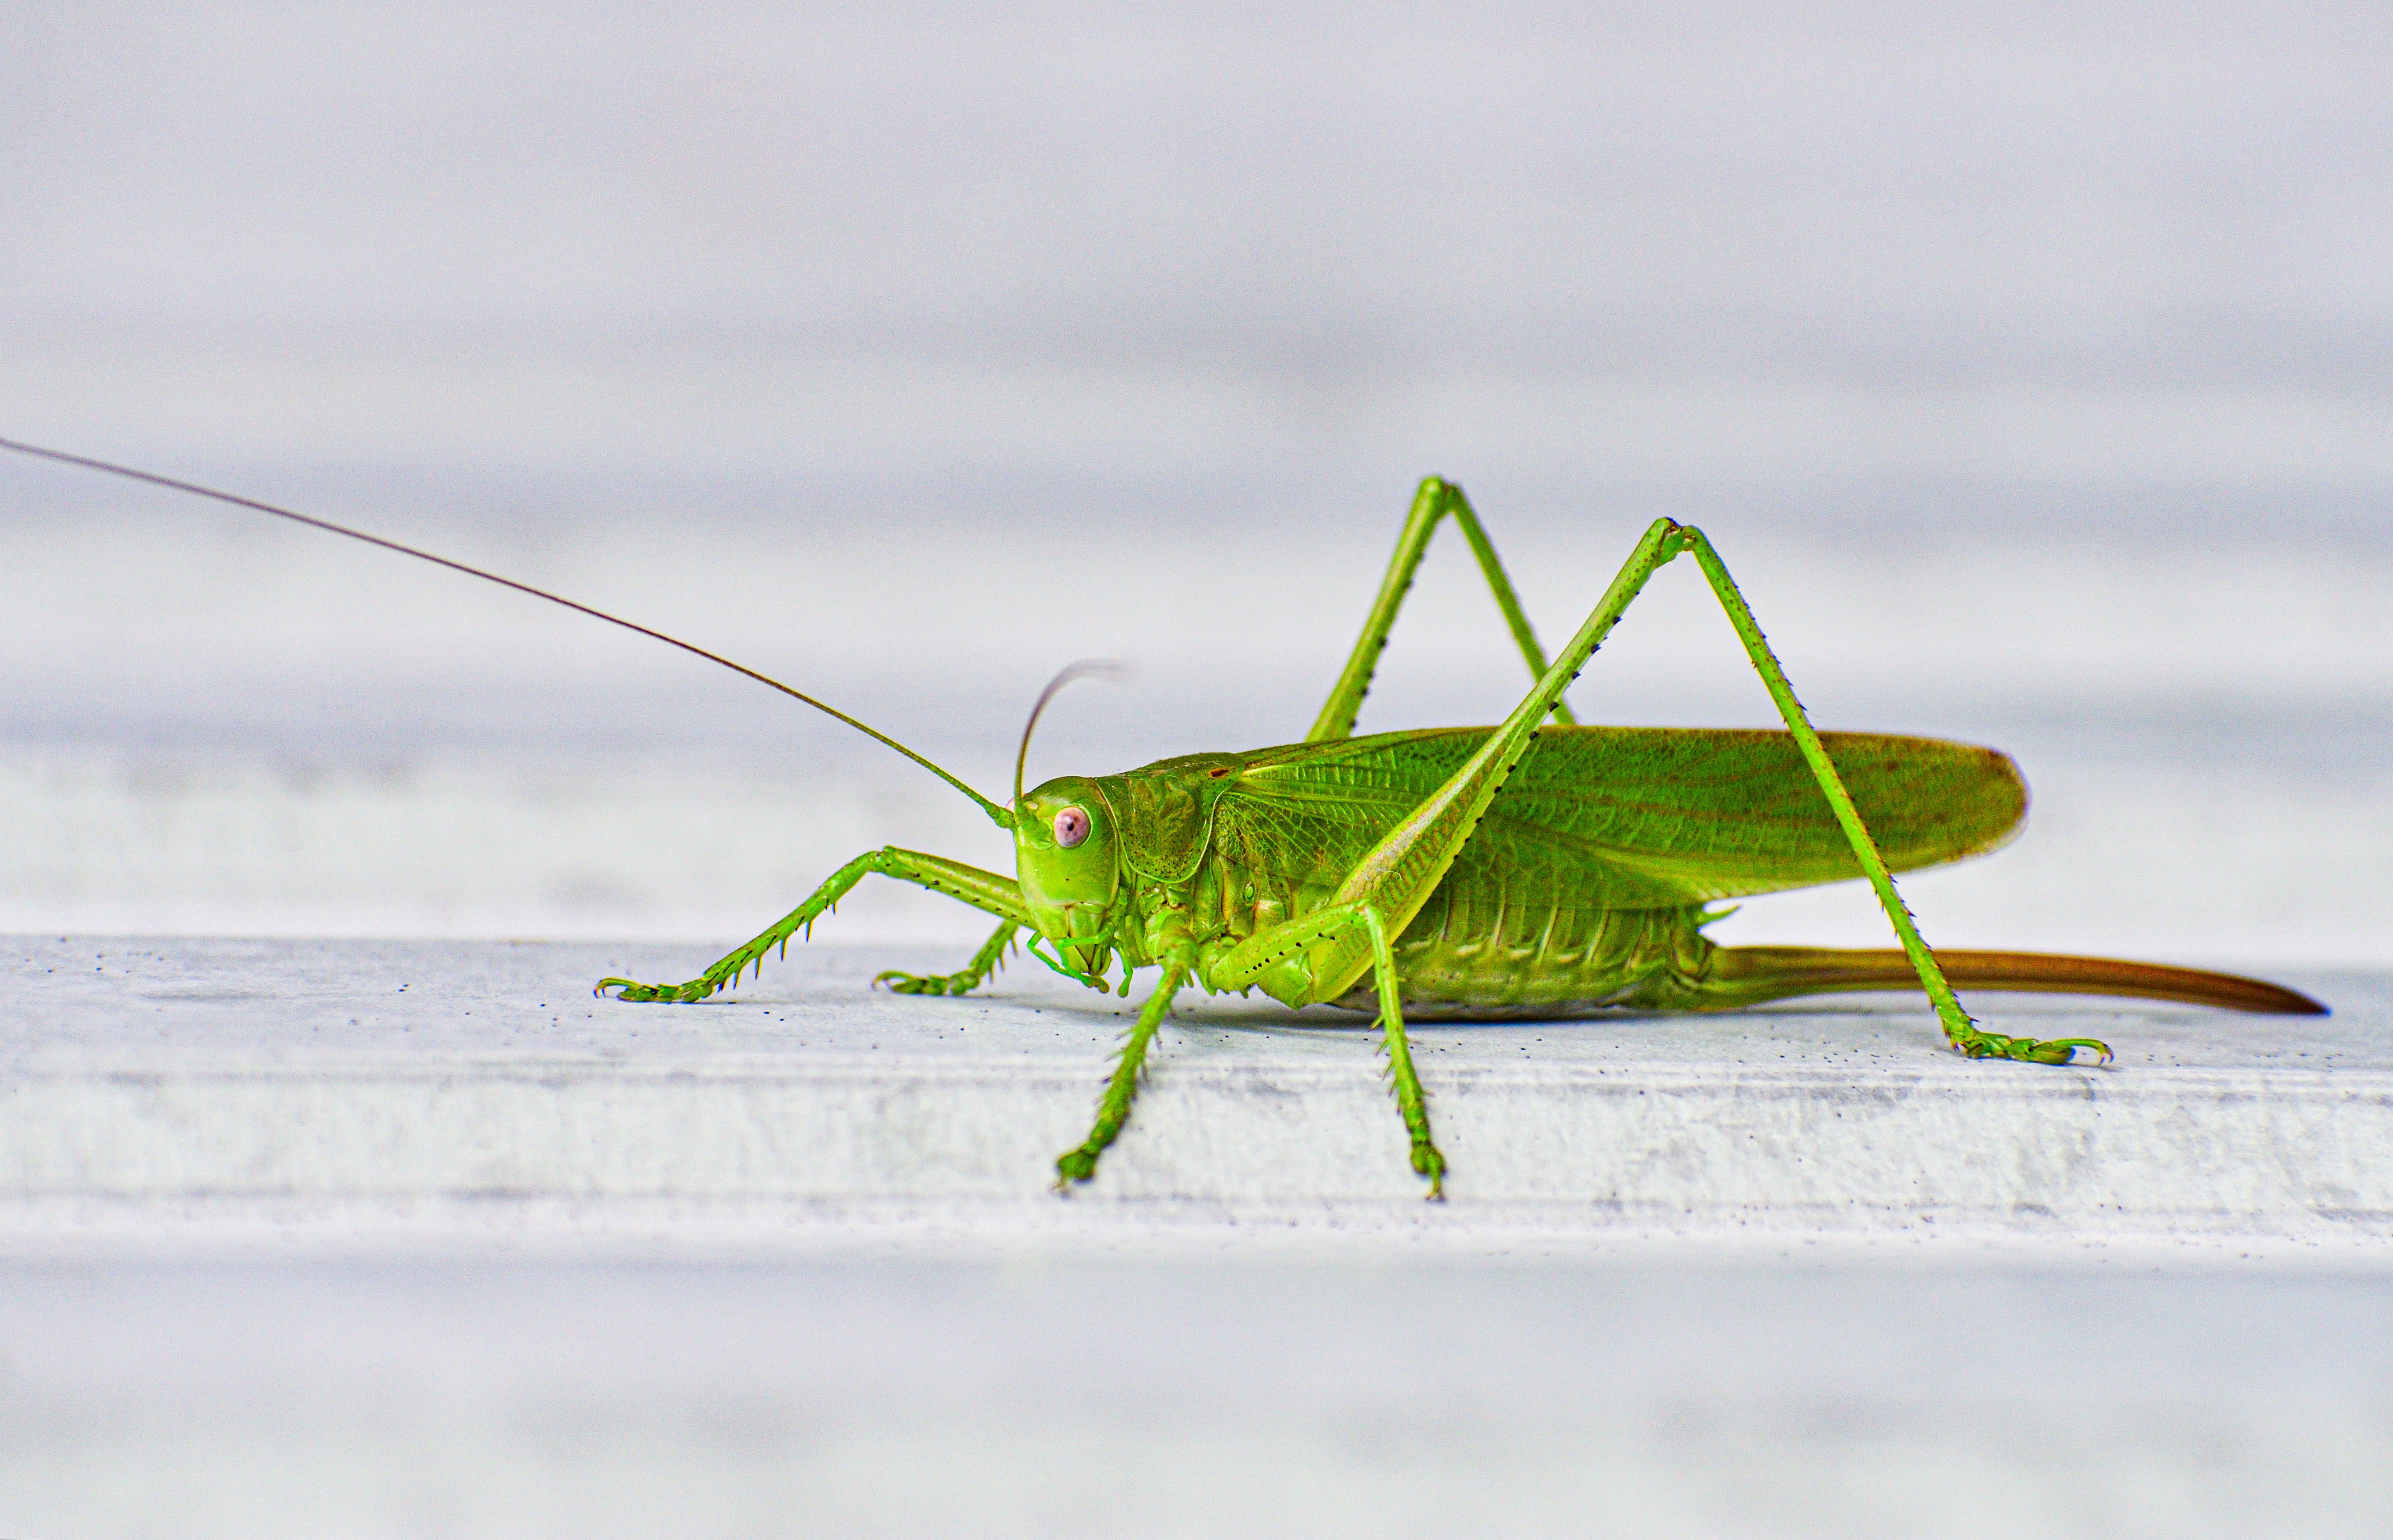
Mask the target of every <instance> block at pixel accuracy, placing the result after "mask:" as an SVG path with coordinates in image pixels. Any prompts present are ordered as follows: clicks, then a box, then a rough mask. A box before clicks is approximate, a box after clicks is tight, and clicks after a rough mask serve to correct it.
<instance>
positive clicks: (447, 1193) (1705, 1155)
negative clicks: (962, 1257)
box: [0, 939, 2393, 1249]
mask: <svg viewBox="0 0 2393 1540" xmlns="http://www.w3.org/2000/svg"><path fill="white" fill-rule="evenodd" d="M8 959H9V969H10V972H11V974H12V975H13V976H14V978H15V979H16V981H17V986H18V988H19V990H20V995H19V1003H18V1004H17V1006H16V1007H15V1008H14V1011H13V1015H12V1021H11V1024H10V1029H9V1031H8V1034H7V1069H8V1081H7V1093H8V1116H7V1120H6V1124H5V1129H0V1162H5V1164H0V1171H5V1181H6V1186H5V1189H0V1190H4V1191H5V1192H6V1194H7V1201H8V1202H9V1204H10V1206H11V1207H12V1209H13V1210H14V1212H13V1215H12V1218H13V1219H14V1220H15V1224H14V1226H13V1230H14V1233H15V1234H17V1235H18V1236H19V1237H20V1241H22V1240H23V1239H25V1238H27V1237H30V1236H32V1235H34V1234H36V1233H40V1234H47V1235H50V1236H52V1237H54V1238H55V1239H56V1240H57V1241H58V1242H59V1244H62V1245H63V1244H71V1243H72V1242H73V1241H74V1240H75V1239H76V1238H78V1237H83V1238H87V1239H91V1240H95V1241H97V1240H98V1239H101V1238H104V1237H110V1236H116V1237H122V1238H125V1239H127V1240H133V1239H141V1238H152V1239H154V1238H156V1237H158V1236H160V1235H163V1234H165V1233H170V1232H174V1231H181V1232H183V1233H188V1234H189V1235H190V1236H191V1237H192V1238H194V1239H199V1238H205V1237H208V1236H211V1235H220V1234H223V1233H228V1232H225V1231H224V1230H223V1229H222V1228H221V1227H223V1226H227V1225H229V1226H232V1227H234V1229H235V1230H238V1231H242V1232H244V1233H253V1234H257V1235H269V1234H272V1235H287V1236H290V1237H294V1238H307V1237H316V1238H319V1239H321V1240H324V1241H326V1242H332V1243H341V1244H347V1242H349V1241H352V1240H355V1239H358V1238H360V1237H361V1236H364V1235H370V1234H371V1235H383V1236H386V1237H389V1238H392V1239H394V1240H395V1239H398V1238H399V1237H403V1236H406V1235H409V1234H415V1235H419V1236H424V1237H438V1236H442V1235H445V1234H448V1233H451V1232H454V1233H457V1234H459V1235H461V1236H464V1235H470V1236H475V1237H478V1238H480V1239H483V1240H490V1241H496V1242H498V1243H500V1244H523V1245H532V1246H543V1245H571V1244H575V1243H577V1242H578V1241H582V1240H588V1239H593V1238H605V1239H612V1240H622V1239H626V1238H629V1237H631V1236H634V1235H639V1234H656V1235H660V1236H664V1237H676V1236H677V1237H678V1238H679V1240H680V1241H681V1242H682V1243H688V1242H691V1241H694V1240H696V1239H698V1238H699V1237H706V1238H708V1239H709V1240H711V1241H713V1242H714V1243H718V1244H731V1245H735V1246H759V1245H761V1246H767V1247H771V1246H777V1245H795V1246H810V1245H820V1244H831V1245H834V1246H845V1245H848V1244H851V1243H852V1242H853V1241H854V1240H855V1238H856V1237H857V1227H859V1226H863V1227H868V1228H872V1229H878V1230H880V1231H882V1232H883V1233H885V1235H886V1236H887V1237H888V1238H890V1239H891V1240H892V1241H893V1242H897V1243H901V1244H902V1243H905V1242H907V1241H908V1240H909V1238H911V1239H917V1240H919V1239H928V1238H935V1237H939V1236H948V1237H951V1238H968V1237H975V1236H977V1237H984V1238H996V1239H1000V1240H1002V1239H1005V1238H1009V1237H1011V1238H1015V1239H1019V1238H1025V1237H1040V1236H1044V1237H1053V1238H1058V1239H1066V1240H1068V1241H1073V1242H1088V1241H1091V1240H1101V1241H1104V1242H1107V1243H1113V1242H1136V1241H1138V1240H1140V1239H1141V1238H1145V1239H1157V1238H1168V1239H1170V1240H1171V1241H1172V1242H1173V1243H1174V1244H1179V1243H1183V1242H1185V1243H1194V1244H1197V1245H1200V1246H1235V1245H1236V1244H1237V1243H1238V1238H1239V1237H1240V1236H1241V1235H1242V1234H1243V1233H1245V1232H1246V1231H1247V1230H1248V1229H1249V1228H1250V1227H1253V1226H1256V1225H1264V1226H1267V1227H1271V1228H1274V1229H1290V1228H1292V1229H1293V1230H1294V1231H1296V1232H1298V1233H1304V1234H1318V1235H1327V1236H1330V1237H1341V1236H1353V1235H1354V1234H1356V1233H1363V1234H1374V1235H1382V1236H1385V1237H1388V1238H1390V1239H1398V1240H1404V1241H1408V1242H1409V1241H1419V1242H1422V1243H1427V1244H1432V1245H1459V1246H1463V1247H1465V1248H1467V1249H1480V1248H1484V1247H1486V1246H1489V1245H1491V1244H1493V1243H1494V1242H1495V1241H1497V1239H1500V1238H1511V1239H1520V1240H1542V1241H1545V1242H1548V1243H1551V1244H1558V1245H1563V1246H1571V1245H1583V1244H1586V1243H1589V1242H1591V1241H1599V1240H1602V1239H1603V1238H1606V1237H1615V1236H1620V1235H1636V1234H1645V1233H1664V1234H1672V1235H1681V1236H1715V1237H1717V1236H1722V1235H1733V1234H1736V1233H1761V1234H1765V1235H1779V1234H1786V1233H1799V1234H1813V1235H1816V1234H1820V1233H1854V1234H1875V1235H1898V1236H1900V1235H1915V1236H1916V1235H1941V1236H1953V1235H1955V1234H1961V1235H1981V1236H1990V1237H2014V1238H2017V1237H2035V1236H2044V1237H2049V1238H2055V1239H2060V1240H2062V1241H2066V1242H2076V1241H2083V1240H2087V1239H2102V1240H2137V1239H2153V1238H2169V1237H2175V1238H2177V1239H2184V1238H2187V1237H2195V1236H2200V1237H2213V1238H2216V1239H2217V1240H2219V1241H2220V1242H2222V1243H2224V1242H2228V1241H2232V1240H2251V1241H2256V1242H2262V1243H2289V1244H2303V1243H2323V1244H2331V1245H2346V1244H2351V1243H2354V1242H2360V1243H2363V1244H2366V1243H2373V1242H2374V1241H2376V1240H2379V1239H2381V1238H2382V1237H2385V1236H2386V1235H2388V1234H2393V1035H2388V1033H2387V1031H2386V1014H2387V1009H2386V988H2385V982H2384V980H2383V979H2382V977H2381V976H2372V975H2360V974H2353V975H2331V976H2325V977H2322V978H2321V979H2318V980H2314V981H2313V980H2307V979H2303V978H2301V977H2300V976H2299V975H2295V981H2296V982H2303V983H2310V984H2312V985H2313V986H2314V987H2316V988H2318V989H2320V990H2321V993H2323V994H2325V995H2326V996H2327V997H2328V998H2329V999H2330V1000H2332V1001H2334V1003H2335V1004H2336V1005H2337V1006H2338V1007H2339V1009H2338V1011H2337V1013H2336V1014H2334V1015H2333V1016H2329V1017H2325V1018H2291V1017H2285V1018H2259V1017H2247V1016H2239V1015H2230V1014H2227V1013H2223V1012H2209V1011H2192V1010H2186V1009H2180V1008H2172V1007H2158V1006H2153V1007H2147V1006H2142V1005H2138V1004H2135V1003H2132V1002H2120V1003H2118V1004H2115V1005H2113V1004H2108V1003H2101V1002H2098V1003H2096V1004H2095V1005H2093V1006H2092V1007H2090V1008H2089V1007H2088V1006H2087V1005H2086V1002H2070V1001H2059V1000H2052V999H2038V998H2024V999H2022V998H2010V999H2004V998H1998V997H1990V998H1986V999H1982V1000H1980V1001H1978V1002H1977V1004H1978V1007H1979V1009H1980V1011H1981V1013H1982V1014H1983V1015H1984V1018H1985V1020H1986V1021H1987V1022H1988V1023H1989V1024H1991V1025H1992V1026H1994V1028H1995V1029H1997V1030H2003V1031H2007V1032H2012V1033H2015V1034H2024V1035H2031V1036H2039V1037H2047V1038H2049V1037H2077V1036H2099V1037H2102V1038H2107V1039H2109V1040H2110V1041H2111V1042H2112V1046H2113V1047H2114V1048H2115V1049H2116V1050H2117V1051H2118V1053H2119V1059H2118V1062H2117V1064H2115V1065H2113V1066H2112V1067H2109V1068H2094V1067H2086V1066H2072V1067H2065V1068H2047V1067H2040V1066H2020V1065H2005V1064H1969V1063H1967V1062H1964V1061H1961V1060H1958V1059H1956V1058H1954V1057H1952V1056H1950V1055H1949V1054H1947V1053H1944V1052H1942V1051H1940V1050H1939V1049H1938V1047H1937V1042H1936V1038H1935V1036H1934V1031H1933V1027H1932V1024H1931V1019H1930V1017H1929V1013H1928V1011H1926V1009H1925V1006H1924V1004H1919V1005H1915V1004H1913V1003H1911V1002H1909V1001H1907V1000H1904V999H1903V998H1899V997H1881V998H1876V999H1846V1000H1831V1001H1826V1002H1819V1003H1815V1004H1813V1005H1811V1006H1809V1007H1805V1006H1800V1005H1785V1006H1780V1007H1775V1008H1772V1009H1770V1010H1767V1011H1754V1012H1749V1013H1746V1014H1744V1015H1733V1016H1715V1017H1704V1018H1675V1019H1673V1018H1646V1019H1623V1020H1608V1021H1597V1022H1580V1023H1571V1024H1516V1025H1452V1024H1448V1025H1436V1024H1423V1025H1421V1026H1420V1027H1419V1028H1418V1029H1417V1030H1416V1034H1415V1042H1416V1046H1417V1051H1418V1054H1419V1061H1420V1064H1421V1066H1422V1074H1423V1077H1424V1079H1425V1081H1426V1083H1427V1084H1428V1086H1429V1088H1430V1090H1431V1092H1432V1116H1433V1118H1434V1119H1435V1126H1436V1129H1437V1134H1438V1138H1439V1140H1440V1142H1441V1144H1442V1146H1443V1147H1444V1148H1445V1151H1446V1153H1447V1155H1449V1157H1450V1158H1451V1159H1452V1160H1453V1162H1454V1164H1455V1172H1454V1176H1453V1179H1452V1182H1451V1187H1450V1191H1451V1193H1452V1194H1453V1197H1454V1199H1455V1201H1454V1202H1453V1203H1451V1204H1449V1205H1446V1206H1445V1207H1429V1206H1424V1205H1422V1204H1420V1203H1419V1202H1418V1201H1417V1199H1418V1194H1419V1183H1418V1182H1417V1181H1416V1179H1414V1178H1413V1177H1412V1176H1411V1175H1410V1173H1409V1171H1408V1170H1407V1169H1406V1165H1405V1160H1404V1139H1403V1132H1402V1128H1401V1125H1400V1124H1399V1122H1398V1120H1397V1118H1396V1116H1395V1114H1394V1111H1393V1105H1392V1103H1390V1101H1389V1099H1388V1097H1387V1095H1386V1093H1385V1091H1384V1090H1383V1089H1382V1087H1381V1085H1380V1080H1379V1067H1380V1066H1379V1063H1378V1061H1377V1060H1376V1059H1375V1057H1374V1052H1373V1047H1372V1039H1371V1036H1370V1034H1369V1032H1368V1031H1367V1029H1366V1028H1365V1027H1364V1026H1363V1025H1362V1024H1361V1023H1362V1021H1363V1018H1360V1017H1356V1016H1354V1015H1352V1014H1349V1013H1342V1012H1335V1011H1311V1012H1307V1013H1305V1015H1304V1016H1302V1017H1301V1018H1300V1017H1297V1016H1294V1015H1292V1014H1290V1013H1288V1012H1287V1011H1282V1010H1280V1009H1279V1008H1278V1007H1276V1006H1274V1005H1272V1004H1270V1003H1269V1002H1249V1001H1241V1000H1236V999H1230V998H1225V999H1221V1000H1213V1001H1205V1000H1203V999H1202V998H1201V997H1199V998H1197V1000H1195V1001H1192V1002H1191V1004H1190V1007H1189V1009H1188V1010H1186V1011H1183V1013H1181V1014H1179V1015H1177V1016H1175V1018H1174V1019H1173V1021H1172V1022H1171V1023H1170V1024H1169V1025H1168V1026H1167V1027H1166V1029H1165V1030H1164V1032H1163V1034H1162V1036H1161V1038H1160V1040H1159V1042H1158V1045H1157V1051H1156V1052H1155V1054H1154V1056H1153V1057H1152V1059H1151V1061H1150V1067H1151V1080H1150V1083H1149V1084H1148V1086H1147V1087H1146V1088H1145V1090H1144V1092H1143V1094H1142V1096H1141V1098H1140V1101H1139V1103H1138V1105H1137V1109H1136V1113H1135V1115H1134V1117H1133V1120H1132V1123H1131V1128H1130V1129H1129V1130H1128V1131H1127V1132H1126V1134H1125V1135H1124V1136H1123V1138H1122V1140H1121V1142H1119V1143H1118V1144H1117V1146H1116V1147H1115V1148H1114V1150H1113V1151H1111V1152H1110V1153H1109V1154H1108V1155H1107V1157H1106V1159H1105V1165H1104V1168H1103V1170H1102V1173H1101V1176H1100V1178H1099V1180H1098V1181H1097V1182H1095V1183H1094V1184H1093V1185H1092V1187H1090V1188H1088V1189H1085V1190H1082V1191H1081V1192H1079V1193H1078V1194H1075V1195H1074V1196H1073V1197H1072V1198H1070V1199H1068V1200H1066V1199H1059V1198H1055V1197H1053V1196H1050V1195H1049V1194H1047V1193H1046V1192H1045V1185H1046V1182H1047V1181H1049V1180H1050V1179H1051V1175H1052V1164H1051V1163H1052V1161H1053V1157H1054V1156H1055V1155H1057V1154H1058V1153H1060V1152H1061V1151H1062V1150H1064V1149H1066V1148H1067V1147H1069V1146H1071V1145H1072V1144H1075V1143H1077V1142H1079V1139H1080V1138H1081V1136H1082V1135H1083V1134H1084V1133H1085V1131H1086V1128H1087V1122H1088V1116H1089V1108H1090V1107H1091V1105H1092V1102H1093V1099H1094V1097H1095V1094H1096V1091H1097V1090H1098V1088H1099V1087H1100V1085H1101V1084H1102V1082H1103V1078H1104V1076H1105V1072H1106V1069H1107V1064H1106V1060H1107V1055H1108V1053H1109V1052H1110V1050H1111V1048H1112V1045H1113V1043H1114V1042H1115V1040H1116V1039H1117V1038H1118V1035H1119V1034H1120V1032H1121V1031H1122V1030H1123V1029H1124V1027H1125V1026H1126V1025H1127V1024H1128V1021H1129V1017H1130V1015H1131V1012H1132V1011H1133V1010H1134V1009H1135V1005H1136V1000H1135V999H1133V1000H1130V1001H1124V1000H1121V999H1118V998H1114V997H1111V996H1097V995H1094V994H1092V993H1090V992H1087V991H1084V990H1080V989H1078V988H1077V987H1075V986H1072V985H1066V984H1063V983H1061V982H1060V981H1054V980H1052V979H1049V978H1047V977H1046V976H1045V975H1043V974H1041V973H1040V972H1038V971H1037V970H1036V968H1035V965H1030V964H1028V963H1027V959H1016V960H1015V962H1014V963H1013V966H1012V967H1011V968H1010V969H1009V970H1008V971H1007V972H1005V973H1003V974H1000V978H999V981H998V983H997V985H996V986H995V987H994V989H992V990H989V991H988V992H987V993H986V994H984V995H982V996H977V997H972V998H961V999H927V1000H926V999H916V998H901V997H893V996H890V995H888V994H886V993H879V992H873V991H870V990H869V989H868V988H867V987H866V986H865V984H866V980H867V979H868V978H869V977H870V974H871V972H874V971H875V970H876V969H877V968H879V967H882V966H885V965H888V964H889V963H891V962H893V961H895V962H902V963H905V964H907V965H909V966H914V967H918V968H920V967H930V966H937V965H940V964H946V965H949V966H952V965H953V963H954V962H955V961H957V960H959V959H956V958H954V957H952V956H948V955H944V954H939V953H928V952H922V951H906V952H901V953H892V952H890V951H888V950H886V949H870V948H855V947H832V946H821V947H807V946H799V947H796V948H793V950H792V953H791V959H790V960H789V961H788V962H786V963H779V962H777V963H774V964H772V965H770V966H769V967H768V970H767V972H766V974H765V979H764V980H763V982H762V983H761V984H759V983H752V984H751V985H749V986H748V987H746V988H744V989H743V990H741V991H740V992H739V995H738V996H737V997H736V998H733V999H730V1000H724V1001H718V1002H713V1003H709V1004H705V1005H700V1006H687V1007H657V1006H631V1005H625V1004H622V1003H621V1002H615V1001H601V1000H595V999H593V998H591V996H590V992H589V988H590V985H591V983H592V982H593V981H594V980H595V979H596V978H598V977H599V976H600V975H602V974H606V973H629V974H630V975H632V976H634V977H644V978H679V977H684V976H688V975H691V974H694V973H695V972H698V970H699V968H700V966H701V965H702V964H703V963H704V961H706V960H707V958H706V954H704V953H702V952H700V951H697V950H694V949H690V948H680V947H655V946H650V947H611V948H610V947H604V946H566V945H507V944H439V943H417V944H406V943H378V944H377V943H340V942H177V941H156V942H147V943H144V942H126V941H115V942H109V941H92V942H77V941H73V940H41V939H31V940H25V941H22V942H20V943H19V944H18V945H17V946H16V947H15V948H14V949H13V950H12V951H11V952H10V953H9V954H8ZM1325 1026H1327V1027H1329V1028H1330V1029H1329V1030H1323V1029H1322V1028H1324V1027H1325Z"/></svg>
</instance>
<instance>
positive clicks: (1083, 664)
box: [1013, 658, 1130, 807]
mask: <svg viewBox="0 0 2393 1540" xmlns="http://www.w3.org/2000/svg"><path fill="white" fill-rule="evenodd" d="M1128 677H1130V665H1129V664H1128V663H1123V662H1118V661H1116V660H1115V659H1111V658H1083V659H1080V660H1079V662H1077V663H1066V664H1065V665H1064V667H1063V670H1062V672H1059V673H1057V674H1056V675H1055V677H1054V678H1053V679H1050V680H1049V681H1047V687H1046V688H1045V689H1043V690H1040V692H1039V704H1037V705H1036V706H1033V707H1031V708H1030V720H1029V721H1027V722H1026V723H1024V724H1022V747H1021V748H1019V749H1017V750H1014V753H1013V805H1014V806H1016V807H1020V806H1021V805H1022V770H1023V766H1025V765H1027V764H1028V763H1030V735H1031V734H1032V733H1034V732H1036V731H1037V730H1038V728H1039V718H1040V714H1041V713H1042V712H1044V711H1046V710H1047V702H1049V701H1051V700H1053V699H1054V698H1055V692H1056V691H1058V690H1060V689H1062V688H1063V687H1064V686H1065V685H1068V684H1070V683H1071V682H1072V681H1073V680H1075V679H1104V680H1107V681H1109V682H1111V683H1113V684H1116V685H1118V684H1120V683H1121V682H1122V681H1123V680H1124V679H1127V678H1128Z"/></svg>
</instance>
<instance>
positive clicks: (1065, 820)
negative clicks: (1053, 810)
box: [1055, 807, 1089, 850]
mask: <svg viewBox="0 0 2393 1540" xmlns="http://www.w3.org/2000/svg"><path fill="white" fill-rule="evenodd" d="M1088 837H1089V816H1088V815H1087V814H1085V813H1083V812H1081V811H1080V810H1079V808H1077V807H1067V808H1066V809H1064V811H1063V812H1061V813H1058V814H1056V815H1055V842H1056V843H1057V844H1059V845H1062V846H1063V847H1064V848H1065V849H1066V850H1069V849H1071V848H1072V847H1073V846H1074V845H1077V844H1079V842H1081V841H1083V840H1085V839H1087V838H1088Z"/></svg>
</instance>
